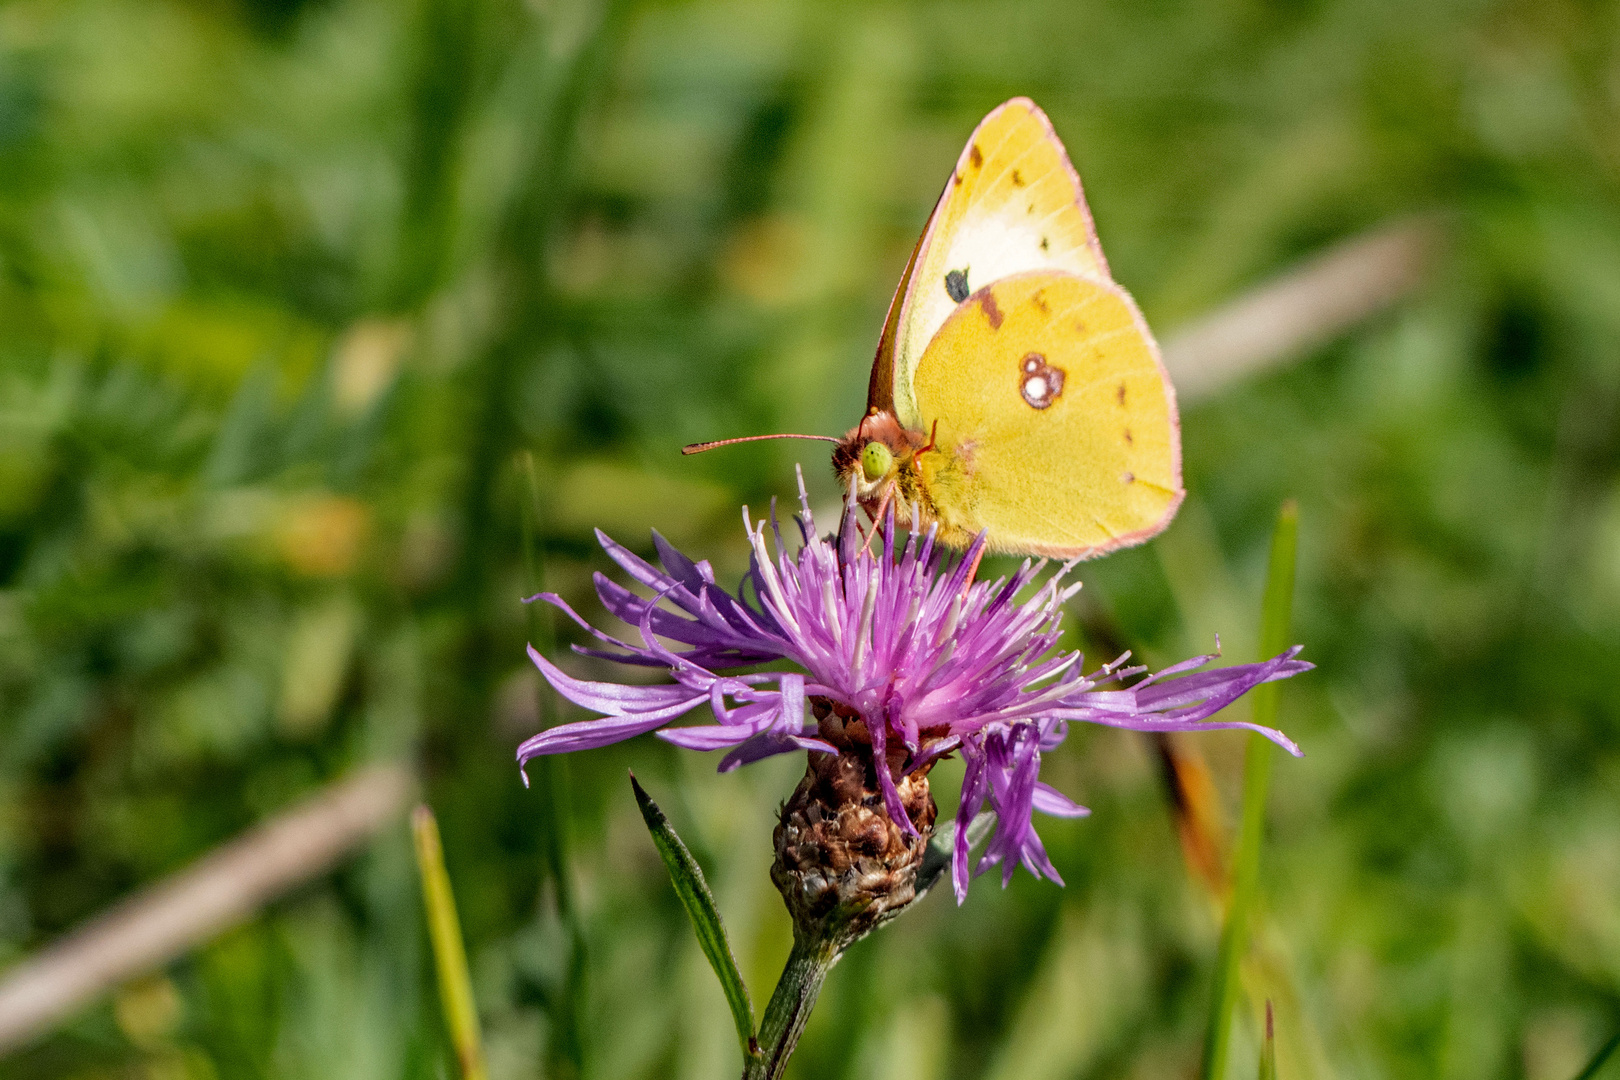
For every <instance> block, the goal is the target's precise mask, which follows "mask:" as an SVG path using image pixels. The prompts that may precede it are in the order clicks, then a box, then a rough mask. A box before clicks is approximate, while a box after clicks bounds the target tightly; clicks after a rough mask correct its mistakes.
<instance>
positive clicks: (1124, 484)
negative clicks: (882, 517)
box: [914, 271, 1183, 557]
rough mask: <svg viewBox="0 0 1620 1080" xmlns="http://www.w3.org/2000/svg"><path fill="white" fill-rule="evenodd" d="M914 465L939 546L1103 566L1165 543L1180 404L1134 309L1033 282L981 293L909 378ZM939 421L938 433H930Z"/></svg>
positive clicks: (1072, 279) (1062, 281)
mask: <svg viewBox="0 0 1620 1080" xmlns="http://www.w3.org/2000/svg"><path fill="white" fill-rule="evenodd" d="M914 382H915V392H916V400H917V404H918V409H919V418H920V420H921V430H924V431H933V432H934V439H935V447H934V449H932V450H930V451H928V452H925V453H923V454H922V455H921V457H920V458H919V461H918V466H919V469H920V472H921V479H922V482H923V485H924V487H925V488H926V490H927V491H928V492H929V493H930V496H931V498H932V501H933V503H934V510H935V513H936V515H937V516H938V518H939V520H940V523H941V526H942V528H943V534H944V536H945V537H946V539H947V540H948V541H950V542H954V543H962V542H965V540H967V539H971V537H972V536H974V535H976V534H977V533H978V532H979V531H980V530H981V529H984V530H988V532H989V542H990V546H991V547H992V548H994V549H997V550H1004V551H1020V552H1032V553H1036V554H1043V555H1056V556H1061V557H1086V556H1091V555H1100V554H1103V553H1104V552H1107V551H1112V550H1114V549H1115V548H1119V547H1124V546H1127V545H1129V544H1135V543H1140V542H1141V541H1143V540H1146V539H1147V538H1148V537H1150V536H1152V535H1154V534H1155V533H1157V532H1159V531H1160V530H1162V529H1163V528H1164V527H1165V525H1167V524H1168V523H1169V521H1170V518H1171V516H1173V515H1174V513H1175V510H1176V507H1177V506H1178V505H1180V503H1181V499H1182V494H1183V493H1182V487H1181V443H1180V428H1179V424H1178V421H1177V417H1176V404H1175V394H1174V391H1173V390H1172V389H1171V388H1170V383H1169V380H1168V379H1167V378H1166V377H1165V374H1164V368H1163V366H1162V365H1161V363H1160V362H1159V355H1158V348H1157V346H1156V345H1155V344H1154V342H1153V338H1152V335H1151V334H1149V332H1148V329H1147V325H1146V323H1144V322H1143V321H1142V317H1141V315H1140V314H1139V313H1138V311H1137V310H1136V305H1135V304H1134V303H1132V301H1131V299H1130V297H1129V296H1128V295H1126V293H1125V292H1124V290H1122V289H1120V288H1119V287H1118V286H1117V285H1114V284H1113V283H1112V282H1109V281H1106V280H1100V279H1097V278H1092V277H1081V276H1079V275H1075V274H1069V273H1062V272H1053V271H1041V272H1035V273H1025V274H1018V275H1015V276H1013V277H1009V278H1004V279H1002V280H1000V281H997V282H994V283H993V284H989V285H986V286H985V287H983V288H981V289H979V290H978V291H977V292H975V293H974V294H973V295H972V296H971V297H969V299H968V301H967V302H966V303H964V304H961V305H960V306H959V307H957V308H956V309H955V310H954V312H953V313H952V314H951V315H950V316H949V317H948V318H947V319H946V321H945V322H944V324H943V325H942V326H941V327H940V328H939V330H938V332H937V333H936V334H935V335H934V337H933V340H932V342H931V343H930V344H929V346H928V349H927V351H926V352H925V353H924V354H923V356H922V358H921V361H920V362H919V363H918V365H917V368H916V373H915V377H914ZM936 421H937V423H938V428H937V430H936V429H935V428H934V424H935V422H936Z"/></svg>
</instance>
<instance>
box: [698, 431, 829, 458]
mask: <svg viewBox="0 0 1620 1080" xmlns="http://www.w3.org/2000/svg"><path fill="white" fill-rule="evenodd" d="M765 439H814V440H816V441H818V442H830V443H835V442H838V441H839V440H838V439H835V438H833V437H832V436H831V435H785V434H784V435H743V436H741V437H739V438H736V439H716V440H715V441H714V442H695V443H690V444H688V445H686V446H683V447H681V453H683V454H701V453H703V451H705V450H713V449H714V448H715V447H717V446H730V445H732V444H733V443H744V442H762V441H764V440H765Z"/></svg>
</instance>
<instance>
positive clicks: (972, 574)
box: [962, 545, 984, 604]
mask: <svg viewBox="0 0 1620 1080" xmlns="http://www.w3.org/2000/svg"><path fill="white" fill-rule="evenodd" d="M983 561H984V547H983V545H980V547H979V550H978V551H975V552H974V553H973V565H972V566H970V567H968V572H967V577H966V578H964V579H963V580H962V603H963V604H966V603H967V594H968V590H969V589H971V588H973V579H974V578H976V577H978V576H979V564H980V563H981V562H983Z"/></svg>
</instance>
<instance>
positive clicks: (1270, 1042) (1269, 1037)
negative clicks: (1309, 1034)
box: [1260, 998, 1277, 1080]
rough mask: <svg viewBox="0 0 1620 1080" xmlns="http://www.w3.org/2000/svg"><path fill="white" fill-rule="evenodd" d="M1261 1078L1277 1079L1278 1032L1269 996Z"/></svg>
mask: <svg viewBox="0 0 1620 1080" xmlns="http://www.w3.org/2000/svg"><path fill="white" fill-rule="evenodd" d="M1260 1080H1277V1033H1276V1027H1275V1022H1274V1021H1273V1019H1272V1016H1271V1000H1270V999H1269V998H1268V999H1267V1000H1266V1041H1265V1043H1264V1044H1263V1045H1262V1046H1261V1047H1260Z"/></svg>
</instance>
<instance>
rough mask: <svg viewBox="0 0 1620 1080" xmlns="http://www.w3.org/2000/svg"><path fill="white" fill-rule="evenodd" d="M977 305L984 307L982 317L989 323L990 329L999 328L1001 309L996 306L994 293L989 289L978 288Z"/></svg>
mask: <svg viewBox="0 0 1620 1080" xmlns="http://www.w3.org/2000/svg"><path fill="white" fill-rule="evenodd" d="M979 306H980V307H982V308H984V317H985V319H986V320H987V321H988V322H989V323H990V329H992V330H1000V329H1001V309H1000V308H998V307H996V294H995V293H993V292H991V291H990V290H989V289H981V290H979Z"/></svg>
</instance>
